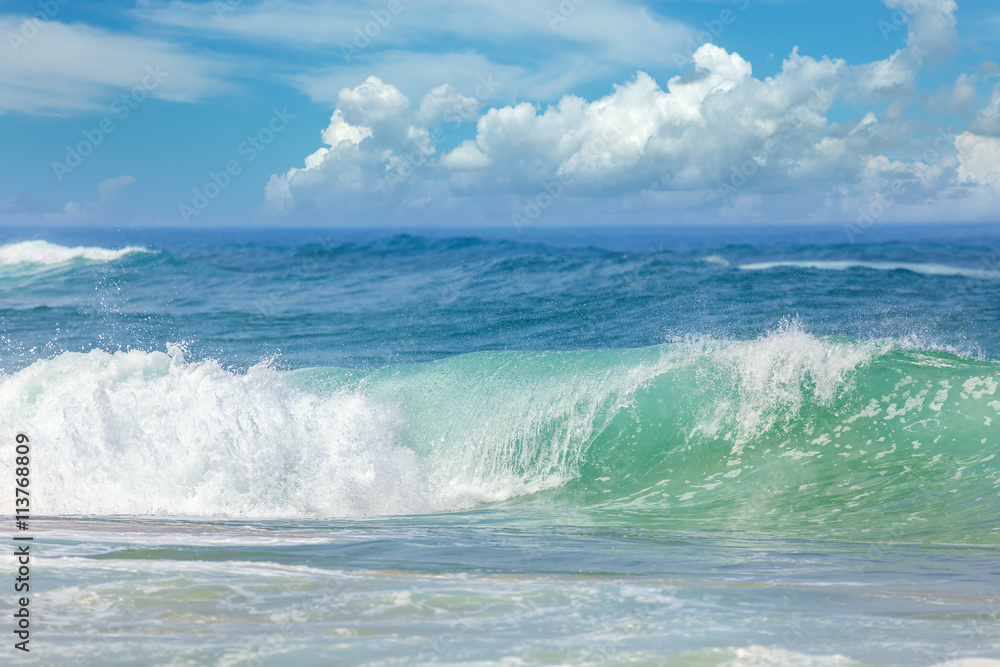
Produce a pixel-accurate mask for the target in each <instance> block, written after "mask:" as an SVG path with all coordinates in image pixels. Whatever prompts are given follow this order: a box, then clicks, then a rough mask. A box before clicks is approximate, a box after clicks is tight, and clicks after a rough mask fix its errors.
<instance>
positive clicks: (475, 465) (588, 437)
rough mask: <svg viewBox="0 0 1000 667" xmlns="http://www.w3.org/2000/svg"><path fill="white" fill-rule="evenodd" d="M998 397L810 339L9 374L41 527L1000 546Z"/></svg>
mask: <svg viewBox="0 0 1000 667" xmlns="http://www.w3.org/2000/svg"><path fill="white" fill-rule="evenodd" d="M998 384H1000V366H998V365H997V364H995V363H990V362H980V361H974V360H969V359H963V358H960V357H956V356H954V355H950V354H947V353H943V352H935V351H920V350H914V349H907V348H905V347H901V346H899V345H896V344H892V343H888V342H886V343H857V342H852V341H848V340H835V339H818V338H815V337H813V336H811V335H809V334H808V333H805V332H803V331H802V330H801V329H798V328H796V327H794V326H792V327H786V328H784V329H782V330H779V331H776V332H773V333H771V334H769V335H767V336H764V337H761V338H759V339H756V340H751V341H718V340H701V341H689V342H685V343H679V344H672V345H666V346H658V347H652V348H643V349H632V350H606V351H593V352H558V353H543V352H518V353H507V352H504V353H501V352H493V353H475V354H467V355H460V356H456V357H451V358H448V359H445V360H442V361H437V362H433V363H427V364H415V365H405V366H393V367H386V368H383V369H380V370H376V371H370V372H356V371H346V370H342V369H331V368H314V369H306V370H299V371H293V372H281V371H278V370H275V369H273V368H271V367H269V366H267V365H257V366H254V367H252V368H250V369H249V370H247V371H246V372H233V371H230V370H227V369H225V368H223V367H222V366H220V365H219V364H218V363H216V362H213V361H196V362H194V361H187V360H185V358H184V354H183V352H182V351H181V350H180V349H179V348H176V347H170V348H169V349H168V352H167V353H161V352H152V353H146V352H137V351H132V352H117V353H114V354H108V353H106V352H102V351H99V350H98V351H92V352H90V353H87V354H80V353H63V354H60V355H58V356H56V357H55V358H52V359H49V360H43V361H37V362H35V363H34V364H32V365H31V366H29V367H27V368H24V369H22V370H20V371H18V372H16V373H14V374H12V375H8V376H3V377H2V379H0V415H3V420H4V421H6V422H8V423H7V424H6V425H5V427H6V428H8V429H11V428H13V425H17V428H18V430H20V431H24V432H28V433H30V434H31V435H32V438H33V442H34V446H33V451H34V453H35V454H34V456H35V463H34V468H33V470H32V474H33V479H32V485H33V489H35V490H36V493H35V498H36V500H35V503H36V507H37V508H38V511H39V512H40V513H44V514H52V515H67V514H84V515H112V514H140V515H141V514H153V515H161V516H162V515H186V516H232V517H312V516H315V517H321V516H324V517H325V516H360V515H369V516H370V515H387V514H407V513H423V512H437V511H444V510H461V509H467V508H472V507H477V506H481V505H482V504H483V503H496V502H503V501H507V502H513V503H530V504H541V505H546V506H555V507H567V508H576V509H587V510H588V511H592V512H596V513H597V514H598V515H604V516H607V517H614V516H618V515H626V514H627V515H629V516H632V517H636V516H639V517H646V518H648V519H649V520H656V521H660V520H678V521H684V522H688V523H689V525H690V526H692V527H699V526H712V527H714V528H718V527H727V528H731V529H739V530H745V529H752V528H755V527H756V528H758V529H762V530H765V529H767V530H769V529H782V530H787V531H807V532H815V531H832V532H840V533H847V534H852V535H857V536H859V537H863V536H864V535H865V534H866V533H868V532H872V534H879V535H882V536H884V535H885V534H886V532H887V531H889V532H890V534H891V535H897V534H898V535H903V534H906V535H911V534H935V535H937V536H938V539H940V537H941V535H942V534H947V535H949V536H951V538H952V539H955V540H959V541H963V540H966V539H975V540H977V541H986V542H992V541H996V538H997V530H998V526H1000V521H998V519H1000V501H998V488H1000V462H998V460H997V458H996V456H995V453H996V451H997V448H998V444H1000V429H998V426H1000V392H998V390H997V387H998ZM892 531H896V532H895V533H893V532H892ZM973 536H974V537H973Z"/></svg>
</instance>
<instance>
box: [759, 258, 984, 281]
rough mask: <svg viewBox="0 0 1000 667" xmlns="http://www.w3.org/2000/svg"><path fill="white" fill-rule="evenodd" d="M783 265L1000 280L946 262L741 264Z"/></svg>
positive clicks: (777, 266) (799, 267)
mask: <svg viewBox="0 0 1000 667" xmlns="http://www.w3.org/2000/svg"><path fill="white" fill-rule="evenodd" d="M781 267H787V268H797V269H816V270H819V271H845V270H847V269H855V268H860V269H872V270H875V271H910V272H911V273H919V274H922V275H927V276H961V277H963V278H978V279H980V280H998V279H1000V271H994V270H990V269H985V268H984V269H970V268H966V267H961V266H948V265H946V264H927V263H913V262H862V261H854V260H836V261H827V260H799V261H783V262H756V263H751V264H741V265H740V266H739V268H740V269H741V270H743V271H767V270H769V269H776V268H781Z"/></svg>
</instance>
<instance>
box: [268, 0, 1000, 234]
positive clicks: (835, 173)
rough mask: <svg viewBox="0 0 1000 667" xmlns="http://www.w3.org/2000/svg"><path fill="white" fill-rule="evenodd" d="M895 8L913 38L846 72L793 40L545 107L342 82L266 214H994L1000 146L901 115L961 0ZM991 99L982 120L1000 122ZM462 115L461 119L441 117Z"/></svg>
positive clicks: (968, 88)
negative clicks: (313, 141)
mask: <svg viewBox="0 0 1000 667" xmlns="http://www.w3.org/2000/svg"><path fill="white" fill-rule="evenodd" d="M886 4H887V6H888V7H889V8H890V9H892V8H900V9H901V8H904V7H905V8H909V9H911V10H913V11H912V13H908V14H904V15H903V18H902V19H901V21H900V23H901V25H904V24H905V26H906V27H907V29H908V34H907V40H906V45H905V46H904V47H903V48H902V49H900V50H899V51H897V52H895V53H894V54H892V55H891V56H890V57H888V58H886V59H884V60H880V61H877V62H874V63H869V64H865V65H860V66H854V67H852V66H849V65H848V64H847V63H846V62H845V61H843V60H839V59H831V58H827V57H823V58H813V57H810V56H804V55H801V54H800V53H799V52H798V49H797V48H796V49H793V51H792V52H791V53H790V54H789V55H788V57H787V58H785V60H784V61H783V63H782V66H781V69H780V71H779V72H778V73H776V74H775V75H773V76H770V77H766V78H757V77H754V76H753V68H752V66H751V64H750V63H749V62H748V61H747V60H746V59H745V58H743V57H741V56H740V55H739V54H737V53H730V52H727V51H726V50H724V49H722V48H721V47H718V46H715V45H712V44H706V45H703V46H702V47H701V48H699V49H697V50H696V51H695V52H694V54H693V57H692V61H693V63H692V64H693V69H692V70H691V71H690V72H689V73H687V74H684V75H681V76H675V77H673V78H671V79H669V80H668V81H667V82H666V85H665V86H661V85H660V84H659V83H658V82H657V81H656V79H655V78H654V77H653V76H650V75H649V74H647V73H646V72H645V71H642V70H640V71H638V72H636V74H635V76H634V78H632V79H630V80H628V81H625V82H623V83H621V84H618V85H614V86H613V88H612V91H611V92H610V93H609V94H608V95H605V96H604V97H601V98H598V99H595V100H592V101H588V100H585V99H583V98H581V97H578V96H574V95H564V96H562V97H561V98H560V99H558V101H557V102H555V103H553V104H550V105H546V106H542V105H537V104H533V103H531V102H526V101H514V102H512V103H510V104H506V105H496V106H489V107H488V108H484V109H482V110H481V111H480V110H479V107H480V106H481V105H482V102H483V98H482V97H481V96H479V95H476V96H475V97H472V96H470V95H469V94H468V93H469V92H470V91H469V89H465V90H463V89H462V88H461V87H459V86H453V85H438V84H437V83H435V84H433V85H430V84H428V85H425V86H424V87H423V88H422V90H419V91H417V92H414V91H415V89H414V88H413V87H412V86H411V88H409V89H408V90H407V91H403V90H400V89H399V88H397V87H396V86H395V85H393V84H394V81H393V80H391V79H387V78H377V77H372V78H369V79H368V80H367V81H365V82H364V83H362V84H361V85H357V86H355V87H351V86H350V85H348V86H344V87H342V88H341V89H339V90H338V91H337V95H336V111H335V112H334V114H333V116H332V117H331V122H330V125H329V126H328V127H327V129H326V130H325V131H324V133H323V139H324V143H325V144H326V146H325V147H323V148H320V149H319V150H318V151H316V152H315V153H313V154H312V155H310V156H309V157H308V158H307V159H306V161H305V164H304V166H303V167H296V168H292V169H290V170H288V171H286V172H285V173H283V174H277V175H275V176H272V178H271V182H270V183H269V185H268V188H267V191H266V197H265V199H266V201H265V208H267V209H268V210H270V211H284V212H296V213H305V212H315V213H316V214H318V215H322V212H324V211H337V212H338V214H339V215H342V216H344V217H345V218H346V219H350V220H351V221H352V222H354V223H357V222H359V221H361V220H362V219H365V220H386V219H387V216H404V217H405V218H406V220H408V221H410V222H417V221H420V220H417V219H416V218H414V216H418V217H419V216H420V215H427V216H433V215H440V214H441V213H443V212H447V213H448V214H449V215H452V216H454V217H458V218H459V219H465V220H473V219H485V220H489V221H491V222H494V223H496V222H498V221H505V220H507V219H508V218H509V217H510V216H511V215H512V214H513V215H515V216H517V215H523V216H525V217H529V218H531V220H534V219H535V218H533V217H531V216H530V215H527V212H528V211H530V210H532V207H534V210H535V212H538V211H541V210H543V209H545V210H547V209H548V206H550V205H552V202H553V201H554V200H555V199H556V198H561V199H560V203H559V206H558V207H557V208H558V209H559V210H560V211H561V213H560V214H559V215H553V216H550V217H549V218H548V221H549V222H552V223H556V222H558V221H559V220H564V221H576V222H581V221H584V220H586V219H594V217H595V216H596V217H598V218H599V217H601V216H604V220H605V221H606V220H607V218H609V217H610V218H613V217H614V216H617V215H620V214H621V213H622V212H624V211H628V212H629V214H630V215H632V216H633V217H632V218H631V219H633V220H638V221H643V220H645V221H656V220H662V217H663V207H665V206H668V207H670V209H671V211H670V216H671V219H678V220H687V221H689V222H691V221H702V220H705V219H717V220H731V221H746V220H752V219H760V220H771V221H773V220H777V219H788V218H792V219H797V220H800V221H801V220H802V213H801V212H802V211H808V213H807V214H806V215H807V217H808V219H810V220H826V221H843V220H845V219H853V217H854V216H856V215H858V211H862V210H867V208H870V204H871V202H872V201H880V200H881V199H880V198H882V197H883V194H884V193H886V192H889V191H892V192H893V206H892V207H891V209H892V210H891V211H889V212H886V213H885V219H887V220H889V219H928V218H930V217H932V216H935V215H938V216H945V215H946V216H947V217H949V218H950V219H975V218H978V217H982V216H984V215H990V214H991V211H992V212H994V213H995V208H992V201H993V199H992V196H988V195H989V192H988V190H989V188H995V187H996V184H997V182H998V179H997V178H996V173H995V171H991V168H989V165H991V164H997V163H998V153H997V152H996V145H994V144H993V143H990V142H989V141H987V139H986V138H984V137H981V136H974V135H969V136H974V138H972V139H970V138H968V137H967V136H966V135H963V137H964V138H963V137H959V139H958V140H955V141H953V140H952V138H951V137H949V136H947V135H946V134H944V133H941V134H939V135H930V136H928V133H926V131H925V132H924V133H921V132H920V131H918V130H917V129H916V128H915V125H914V124H913V123H912V122H911V121H907V120H904V119H903V118H902V117H901V114H900V109H901V108H902V107H903V106H905V105H906V104H907V103H909V102H910V101H912V99H913V98H914V95H913V93H914V90H915V88H914V83H915V76H916V74H917V71H918V70H919V68H920V67H921V66H923V64H924V63H925V62H929V61H932V60H934V59H939V58H941V57H944V56H945V55H946V54H947V53H948V52H949V51H950V49H951V48H952V47H953V44H954V39H955V22H954V12H955V9H956V7H955V4H954V2H953V1H952V0H906V2H905V3H904V2H903V0H886ZM560 25H561V24H560ZM443 71H444V70H442V72H443ZM354 83H357V81H356V80H355V82H354ZM411 83H412V82H411ZM451 83H452V82H449V84H451ZM519 89H523V85H520V86H519ZM998 90H1000V89H998ZM427 91H429V92H427ZM460 91H461V92H460ZM974 92H975V91H974V88H973V87H972V85H971V82H970V80H969V79H967V78H962V77H960V78H959V79H958V80H957V81H956V84H955V86H954V88H953V89H952V90H950V91H949V93H948V95H947V97H948V98H949V99H948V100H947V101H946V103H947V104H950V105H952V106H954V105H955V104H959V103H961V104H966V105H967V104H969V103H970V102H971V100H972V99H973V96H974ZM327 94H328V95H329V93H327ZM998 96H1000V93H998V92H996V91H995V92H994V100H993V101H991V103H990V104H989V105H988V106H987V107H986V108H985V109H984V110H983V111H982V112H981V113H980V116H979V119H980V121H979V122H980V123H981V124H983V125H986V124H989V123H990V122H992V119H994V118H995V117H996V116H997V114H996V113H995V107H996V106H997V104H996V99H997V98H998ZM410 99H414V100H415V99H420V100H421V101H420V103H419V104H410V103H409V100H410ZM843 99H846V100H849V101H852V102H856V101H858V100H859V99H867V100H870V101H875V100H878V99H888V100H889V101H890V102H891V104H890V105H889V106H888V108H884V109H882V110H881V111H880V112H879V113H875V112H874V110H864V111H862V112H861V113H860V114H859V116H858V117H857V118H856V119H855V120H846V121H837V122H835V121H833V120H831V118H830V110H831V108H832V107H833V105H834V104H835V103H836V102H837V100H843ZM456 109H461V110H462V113H463V114H464V115H463V116H462V117H461V118H455V122H453V123H447V122H445V121H447V120H449V116H448V115H446V114H448V113H451V114H452V116H453V117H454V116H457V115H458V112H457V111H456ZM476 114H478V116H477V117H476V119H475V135H474V137H472V138H465V137H462V140H461V141H451V140H450V139H449V138H448V136H449V135H448V132H447V131H445V130H451V129H453V128H454V126H462V127H469V125H471V123H469V124H468V125H466V124H463V123H462V122H461V121H464V120H470V119H471V118H472V117H473V116H475V115H476ZM466 131H467V130H466ZM460 136H461V135H460ZM465 136H468V135H465ZM890 155H891V156H892V157H891V158H890V157H888V156H890ZM907 156H909V157H907ZM991 160H992V161H993V162H990V161H991ZM553 193H555V194H553ZM539 202H548V204H546V205H545V206H542V204H541V203H539ZM432 204H433V205H432ZM866 207H867V208H866Z"/></svg>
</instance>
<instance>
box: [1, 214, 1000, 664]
mask: <svg viewBox="0 0 1000 667" xmlns="http://www.w3.org/2000/svg"><path fill="white" fill-rule="evenodd" d="M849 231H850V230H849ZM0 322H2V337H0V426H2V428H0V438H2V441H0V457H2V481H0V493H2V497H3V498H5V500H4V501H3V503H4V509H3V510H0V514H3V515H5V516H6V517H7V518H6V519H5V521H7V522H8V524H7V525H8V526H9V529H8V530H6V531H4V534H5V535H6V537H0V539H4V540H6V541H7V543H8V547H9V548H5V549H4V550H3V551H4V552H6V553H5V556H4V557H3V559H2V560H0V580H2V581H3V589H4V590H6V591H7V592H6V593H5V594H4V596H3V600H2V602H0V608H2V609H3V610H4V612H3V616H4V617H5V618H6V619H7V620H6V621H5V622H4V623H3V624H2V626H3V633H2V636H4V637H5V638H6V639H5V640H4V642H5V643H4V645H3V646H2V647H0V655H3V656H5V657H4V658H3V659H2V661H3V664H12V665H13V664H18V665H20V664H24V665H45V666H55V665H77V666H84V665H101V666H104V665H142V666H145V665H176V666H181V665H183V666H187V665H224V666H233V667H235V666H238V665H248V666H249V665H281V666H300V665H303V666H304V665H420V664H439V663H441V664H451V665H477V666H478V665H509V666H522V665H524V666H527V665H532V666H533V665H705V666H707V665H728V666H757V665H811V666H820V665H852V666H853V665H943V664H948V665H965V666H967V667H972V666H975V665H997V664H1000V661H998V660H996V659H998V658H1000V553H998V548H1000V459H998V458H997V453H998V450H1000V391H998V385H1000V229H998V228H997V226H986V225H983V226H958V225H948V224H940V225H922V226H905V227H904V226H894V225H888V224H886V225H874V226H872V227H870V228H868V229H865V230H861V232H860V233H858V232H857V230H855V231H854V232H852V233H845V229H843V228H841V227H740V228H722V227H704V228H697V229H695V228H669V227H666V228H657V229H650V228H607V229H540V228H539V229H535V228H530V227H529V228H525V229H523V230H520V231H518V230H515V229H512V228H511V229H487V230H446V229H437V230H260V229H233V230H221V229H216V230H201V229H174V230H141V229H128V228H124V229H113V228H105V229H70V228H66V229H4V230H3V231H2V234H0ZM17 434H22V435H23V436H24V437H25V438H26V439H28V442H29V445H30V465H29V466H27V467H28V468H29V471H20V469H21V467H22V466H20V465H19V464H18V463H16V457H17V456H18V451H17V450H16V446H17V443H16V435H17ZM21 476H28V477H30V486H28V487H27V488H28V489H30V513H29V514H28V516H29V518H28V521H27V522H26V523H27V530H20V531H19V530H17V529H16V528H15V518H14V515H15V480H16V479H18V478H19V477H21ZM18 518H20V515H18ZM24 536H30V537H32V538H33V539H32V540H31V541H30V550H31V562H30V603H29V606H28V608H29V609H30V652H24V651H21V650H18V649H16V648H15V647H14V644H15V642H18V641H21V640H20V639H19V638H18V636H17V634H16V631H17V627H16V626H15V623H14V621H16V620H17V619H12V616H11V614H13V613H14V612H15V611H16V609H17V608H18V607H19V606H20V604H18V603H17V601H18V597H19V596H20V595H22V594H21V593H15V592H14V588H13V585H14V581H15V577H16V576H17V573H18V564H17V562H16V561H15V558H14V557H13V556H12V555H11V554H13V553H14V546H13V545H22V544H25V543H27V542H25V541H18V542H15V541H12V538H16V537H24Z"/></svg>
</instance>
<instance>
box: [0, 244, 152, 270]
mask: <svg viewBox="0 0 1000 667" xmlns="http://www.w3.org/2000/svg"><path fill="white" fill-rule="evenodd" d="M147 252H150V251H149V250H147V249H146V248H141V247H139V246H128V247H125V248H120V249H118V250H112V249H109V248H97V247H86V246H77V247H72V248H71V247H68V246H61V245H56V244H54V243H49V242H48V241H22V242H20V243H11V244H8V245H0V265H6V266H13V265H17V264H42V265H46V266H52V265H56V264H65V263H67V262H72V261H74V260H87V261H91V262H110V261H114V260H117V259H121V258H122V257H125V256H126V255H131V254H135V253H147Z"/></svg>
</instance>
